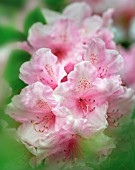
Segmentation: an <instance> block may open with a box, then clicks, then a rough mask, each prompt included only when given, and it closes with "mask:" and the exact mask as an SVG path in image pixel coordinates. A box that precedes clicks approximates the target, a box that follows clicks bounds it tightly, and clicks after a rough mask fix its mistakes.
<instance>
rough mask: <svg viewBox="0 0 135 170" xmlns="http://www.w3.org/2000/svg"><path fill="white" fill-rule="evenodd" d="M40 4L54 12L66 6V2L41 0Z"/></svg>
mask: <svg viewBox="0 0 135 170" xmlns="http://www.w3.org/2000/svg"><path fill="white" fill-rule="evenodd" d="M42 2H43V3H44V4H45V5H47V7H48V8H51V9H53V10H55V11H62V10H63V8H64V7H65V6H66V5H67V2H68V1H67V0H57V1H56V0H42Z"/></svg>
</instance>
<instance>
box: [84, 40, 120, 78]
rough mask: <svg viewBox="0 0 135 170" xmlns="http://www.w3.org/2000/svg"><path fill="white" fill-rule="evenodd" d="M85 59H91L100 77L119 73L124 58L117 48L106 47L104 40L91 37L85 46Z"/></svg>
mask: <svg viewBox="0 0 135 170" xmlns="http://www.w3.org/2000/svg"><path fill="white" fill-rule="evenodd" d="M84 48H85V54H84V57H83V60H85V61H90V62H91V63H92V64H93V65H94V66H95V67H96V68H97V70H98V77H100V78H105V77H110V76H113V75H117V74H119V72H120V70H121V69H122V67H123V58H122V56H121V55H120V54H119V53H118V52H117V51H115V50H111V49H106V47H105V43H104V41H102V40H101V39H99V38H93V39H91V40H90V41H89V42H88V43H87V44H86V45H85V46H84Z"/></svg>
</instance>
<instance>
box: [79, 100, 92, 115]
mask: <svg viewBox="0 0 135 170" xmlns="http://www.w3.org/2000/svg"><path fill="white" fill-rule="evenodd" d="M94 103H95V100H91V99H82V98H79V99H78V102H77V106H78V109H79V110H80V109H81V110H82V112H83V114H84V116H86V115H87V114H88V113H91V112H92V111H94V110H95V106H94Z"/></svg>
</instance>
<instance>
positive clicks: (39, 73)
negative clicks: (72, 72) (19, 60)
mask: <svg viewBox="0 0 135 170" xmlns="http://www.w3.org/2000/svg"><path fill="white" fill-rule="evenodd" d="M57 61H58V59H57V57H56V56H55V55H53V54H52V53H51V50H50V49H47V48H46V49H45V48H43V49H39V50H38V51H36V52H35V53H34V54H33V57H32V58H31V60H30V61H28V62H26V63H24V64H23V65H22V66H21V68H20V78H21V79H22V80H23V81H24V82H25V83H27V84H32V83H34V82H36V81H40V82H42V83H43V84H45V85H48V86H50V87H52V88H53V89H54V88H55V87H57V85H58V84H59V83H60V82H61V79H62V78H63V77H64V76H66V72H65V71H64V67H63V65H61V64H59V63H58V62H57Z"/></svg>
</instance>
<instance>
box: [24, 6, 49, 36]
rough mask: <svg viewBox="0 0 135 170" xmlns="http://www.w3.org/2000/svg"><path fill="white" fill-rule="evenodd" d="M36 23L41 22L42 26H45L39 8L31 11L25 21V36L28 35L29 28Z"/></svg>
mask: <svg viewBox="0 0 135 170" xmlns="http://www.w3.org/2000/svg"><path fill="white" fill-rule="evenodd" d="M36 22H41V23H43V24H46V21H45V18H44V16H43V15H42V13H41V11H40V8H38V7H37V8H35V9H34V10H32V11H31V12H30V13H29V14H28V16H27V17H26V19H25V22H24V31H25V33H26V35H28V30H29V28H30V27H31V26H32V25H33V24H34V23H36Z"/></svg>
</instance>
